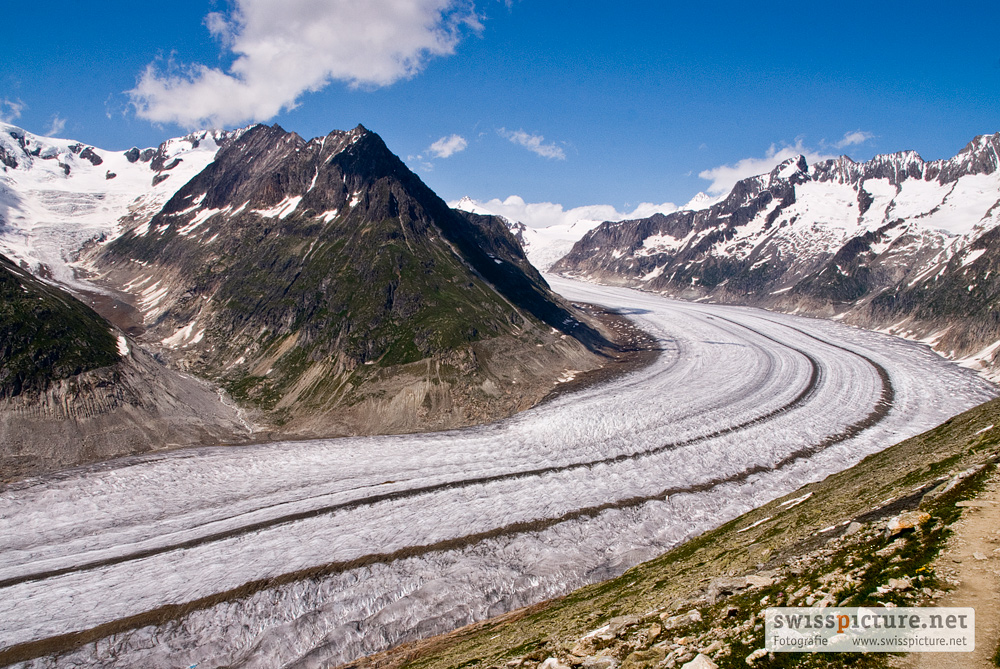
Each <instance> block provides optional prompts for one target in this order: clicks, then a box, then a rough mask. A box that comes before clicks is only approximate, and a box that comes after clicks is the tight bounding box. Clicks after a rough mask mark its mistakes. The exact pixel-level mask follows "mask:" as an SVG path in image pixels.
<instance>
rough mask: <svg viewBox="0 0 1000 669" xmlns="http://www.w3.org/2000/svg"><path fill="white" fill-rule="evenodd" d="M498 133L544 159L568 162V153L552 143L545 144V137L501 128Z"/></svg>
mask: <svg viewBox="0 0 1000 669" xmlns="http://www.w3.org/2000/svg"><path fill="white" fill-rule="evenodd" d="M497 132H498V133H499V134H500V136H501V137H506V138H507V139H509V140H510V141H511V142H513V143H514V144H519V145H520V146H523V147H524V148H526V149H528V151H531V152H532V153H537V154H538V155H540V156H541V157H543V158H555V159H556V160H566V152H565V151H563V150H562V149H561V148H560V147H558V146H556V145H555V144H553V143H551V142H550V143H549V144H545V143H544V142H545V137H543V136H542V135H531V134H528V133H526V132H525V131H524V130H507V129H506V128H500V129H499V130H497Z"/></svg>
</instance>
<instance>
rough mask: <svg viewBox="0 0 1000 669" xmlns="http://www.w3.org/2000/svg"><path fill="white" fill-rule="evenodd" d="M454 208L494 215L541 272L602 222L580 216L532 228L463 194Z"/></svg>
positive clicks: (546, 269)
mask: <svg viewBox="0 0 1000 669" xmlns="http://www.w3.org/2000/svg"><path fill="white" fill-rule="evenodd" d="M454 208H455V209H458V210H460V211H467V212H469V213H473V214H479V215H481V216H496V217H497V218H499V219H500V220H502V221H503V222H504V223H505V224H506V225H507V227H508V228H510V231H511V232H512V233H513V234H514V236H515V237H516V238H517V241H519V242H520V243H521V247H522V248H523V249H524V254H525V255H526V256H528V260H530V261H531V264H532V265H534V266H535V267H537V268H538V269H539V270H540V271H542V272H546V271H548V269H549V267H551V266H552V264H553V263H555V262H556V261H557V260H559V259H560V258H562V257H563V256H564V255H566V254H567V253H569V251H570V249H572V248H573V245H574V244H576V242H577V241H579V240H580V238H581V237H583V236H584V235H585V234H587V233H588V232H590V231H591V230H593V229H594V228H596V227H597V226H598V225H600V224H601V221H597V220H590V219H581V220H579V221H575V222H573V223H560V224H557V225H550V226H548V227H546V228H533V227H531V226H528V225H525V224H524V223H522V222H521V221H513V220H511V219H509V218H507V217H506V216H503V215H502V214H499V213H497V212H495V211H493V210H491V209H489V208H488V207H486V206H484V205H483V204H481V203H479V202H476V201H475V200H473V199H472V198H469V197H463V198H462V199H461V200H459V201H458V203H457V204H455V205H454Z"/></svg>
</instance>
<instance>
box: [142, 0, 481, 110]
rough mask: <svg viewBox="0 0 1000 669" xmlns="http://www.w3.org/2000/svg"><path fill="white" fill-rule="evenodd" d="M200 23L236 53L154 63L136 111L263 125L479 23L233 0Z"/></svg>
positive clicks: (446, 3)
mask: <svg viewBox="0 0 1000 669" xmlns="http://www.w3.org/2000/svg"><path fill="white" fill-rule="evenodd" d="M205 26H206V27H207V28H208V30H209V32H210V33H211V34H212V35H213V36H214V37H216V38H217V39H218V40H219V42H220V44H221V46H222V47H223V48H224V49H227V50H228V51H230V52H231V53H232V54H233V55H235V56H236V59H235V61H234V62H233V63H232V65H231V66H230V67H229V68H228V70H227V71H223V70H221V69H219V68H213V67H208V66H206V65H201V64H194V65H188V66H180V65H177V64H176V63H174V62H173V61H172V60H170V61H166V62H160V63H151V64H150V65H148V66H147V67H146V69H145V71H144V72H143V73H142V74H141V75H140V76H139V79H138V81H137V83H136V86H135V88H134V89H132V90H131V91H128V94H129V96H130V98H131V101H132V105H133V107H134V108H135V111H136V114H137V115H138V116H139V117H140V118H144V119H147V120H149V121H153V122H156V123H176V124H178V125H181V126H185V127H198V126H216V127H218V126H226V125H234V124H238V123H243V122H246V121H264V120H267V119H270V118H272V117H274V116H275V115H277V114H278V113H280V112H281V111H282V110H286V109H292V108H294V107H295V106H296V105H297V104H298V99H299V97H300V96H301V95H302V94H304V93H306V92H310V91H318V90H320V89H322V88H324V87H326V86H327V85H329V84H330V83H331V82H333V81H342V82H346V83H347V84H349V85H350V86H353V87H379V86H388V85H390V84H392V83H394V82H396V81H398V80H400V79H404V78H407V77H412V76H414V75H416V74H417V73H419V72H420V71H421V70H422V69H423V67H424V65H425V64H426V63H427V61H428V60H429V59H431V58H433V57H436V56H447V55H450V54H452V53H454V51H455V46H456V45H457V44H458V42H459V40H460V39H461V37H462V34H463V30H465V29H471V30H473V31H479V30H481V28H482V26H481V24H480V23H479V19H478V18H477V16H476V14H475V13H474V8H473V7H472V5H471V3H470V2H469V0H367V1H366V2H364V3H358V2H356V1H355V0H233V9H232V10H231V11H230V12H228V13H226V14H222V13H218V12H213V13H211V14H208V15H207V16H206V18H205Z"/></svg>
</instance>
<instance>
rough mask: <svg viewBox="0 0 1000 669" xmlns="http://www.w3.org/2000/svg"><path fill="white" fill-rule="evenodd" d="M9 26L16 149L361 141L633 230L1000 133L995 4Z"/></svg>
mask: <svg viewBox="0 0 1000 669" xmlns="http://www.w3.org/2000/svg"><path fill="white" fill-rule="evenodd" d="M696 5H697V6H696ZM4 14H5V16H4V18H5V23H6V26H7V30H6V31H5V37H4V40H3V41H2V42H0V62H2V63H3V67H2V68H0V118H3V119H4V120H7V121H9V122H12V123H15V124H17V125H20V126H22V127H24V128H26V129H27V130H29V131H32V132H36V133H39V134H46V133H49V132H51V131H57V132H56V134H57V135H59V136H63V137H72V138H75V139H79V140H81V141H84V142H87V143H90V144H94V145H96V146H99V147H102V148H108V149H125V148H128V147H130V146H132V145H139V146H149V145H155V144H157V143H159V142H160V141H162V140H163V139H165V138H168V137H172V136H176V135H179V134H183V133H184V132H185V131H186V130H187V129H188V128H189V127H193V126H200V125H206V124H207V125H222V126H225V127H235V126H239V125H245V124H246V123H248V122H250V121H264V122H268V123H279V124H280V125H281V126H282V127H284V128H286V129H288V130H293V131H295V132H298V133H299V134H300V135H303V136H306V137H312V136H316V135H322V134H326V133H327V132H329V131H330V130H332V129H347V128H351V127H353V126H354V125H356V124H358V123H363V124H364V125H365V126H367V127H368V128H370V129H372V130H374V131H376V132H378V133H379V134H380V135H382V137H383V138H384V139H385V140H386V143H387V144H388V145H389V147H390V149H392V150H393V151H395V152H396V153H397V154H399V155H400V156H401V157H402V158H403V159H404V160H405V161H406V162H407V164H408V165H409V166H410V167H411V168H413V169H414V170H415V171H416V172H417V173H418V174H420V176H421V177H422V178H423V179H424V180H425V181H426V182H427V183H428V184H429V185H430V186H431V187H432V188H434V189H435V190H436V191H437V192H438V193H439V194H440V195H441V196H442V197H444V198H445V199H447V200H454V199H457V198H459V197H461V196H463V195H469V196H472V197H473V198H475V199H477V200H481V201H485V200H489V199H491V198H500V199H504V198H507V197H508V196H512V195H513V196H518V197H520V198H523V199H524V200H525V201H527V202H554V203H559V204H561V205H563V206H565V207H566V208H570V207H579V206H582V205H592V204H607V205H611V206H613V207H614V208H616V209H617V210H618V211H621V212H629V211H631V210H632V209H634V208H635V207H636V206H637V205H638V204H639V203H641V202H649V203H665V202H675V203H677V204H683V203H684V202H686V201H687V200H688V199H690V197H692V196H693V195H694V194H695V193H697V192H698V191H703V190H709V189H712V188H714V189H715V190H717V191H718V190H721V189H724V188H725V187H726V185H727V184H728V183H729V182H731V181H732V180H733V179H734V178H737V177H738V176H740V175H744V174H746V173H752V172H754V171H755V170H756V171H763V170H765V168H766V167H767V166H768V164H770V163H771V162H774V161H775V160H777V159H780V157H782V156H783V155H785V154H787V153H789V152H803V153H806V154H807V155H808V156H809V157H811V158H819V157H822V156H829V155H837V154H840V153H846V154H848V155H850V156H851V157H853V158H855V159H867V158H869V157H871V156H872V155H874V154H876V153H886V152H892V151H897V150H904V149H913V150H916V151H918V152H919V153H920V154H921V155H922V156H923V157H924V158H925V159H936V158H945V157H950V156H951V155H954V154H955V153H956V152H957V151H958V150H960V149H961V148H962V147H963V146H964V145H965V143H966V142H968V141H969V140H970V139H972V137H973V136H975V135H977V134H980V133H992V132H996V131H998V130H1000V43H998V42H997V41H996V40H995V39H994V37H993V33H994V28H995V26H997V25H1000V3H997V2H995V1H993V2H967V3H955V4H942V3H938V2H935V3H929V2H895V1H885V2H870V1H869V2H864V3H861V2H838V3H801V2H796V3H783V2H775V3H759V4H756V3H746V2H716V3H712V4H709V5H705V4H702V3H672V2H636V3H609V2H588V1H585V0H573V1H569V0H512V1H510V2H501V1H498V0H478V1H477V2H476V3H475V4H474V5H473V4H471V3H470V2H468V1H467V0H367V1H366V2H358V1H357V0H280V1H279V0H231V1H229V2H224V1H222V0H215V1H207V2H206V1H202V2H195V1H192V0H174V1H172V2H168V3H145V2H143V3H136V2H131V1H130V2H123V1H120V0H108V1H105V2H81V1H80V0H72V1H70V0H52V1H50V2H45V3H25V2H18V3H14V6H8V7H6V8H5V12H4ZM199 68H200V69H199ZM432 147H435V148H432Z"/></svg>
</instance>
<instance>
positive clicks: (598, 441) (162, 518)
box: [0, 277, 998, 669]
mask: <svg viewBox="0 0 1000 669" xmlns="http://www.w3.org/2000/svg"><path fill="white" fill-rule="evenodd" d="M547 278H548V280H549V281H550V283H551V285H552V286H553V288H555V289H556V290H557V291H558V292H560V293H561V294H562V295H564V296H565V297H567V298H569V299H571V300H575V301H583V302H590V303H595V304H600V305H604V306H608V307H611V308H615V309H619V310H621V311H622V312H623V313H624V314H626V315H628V316H629V318H631V319H633V320H634V321H635V322H636V323H637V324H638V325H639V326H640V327H641V328H642V329H644V330H645V331H647V332H648V333H650V334H651V335H652V336H653V337H655V338H656V340H657V341H658V344H659V346H660V348H661V349H662V352H661V354H660V356H659V358H658V359H657V360H656V361H655V362H654V363H653V364H652V365H650V366H649V367H647V368H645V369H642V370H640V371H638V372H634V373H632V374H630V375H627V376H624V377H620V378H618V379H615V380H612V381H609V382H606V383H604V384H601V385H597V386H592V387H589V388H586V389H584V390H581V391H579V392H576V393H572V394H563V395H560V396H558V397H556V398H555V399H552V400H550V401H548V402H546V403H543V404H542V405H540V406H537V407H535V408H534V409H531V410H529V411H525V412H523V413H520V414H518V415H516V416H514V417H512V418H510V419H507V420H504V421H500V422H497V423H493V424H489V425H484V426H479V427H474V428H466V429H462V430H454V431H449V432H440V433H428V434H417V435H403V436H385V437H364V438H344V439H330V440H315V441H305V442H282V443H269V444H258V445H253V446H244V447H232V448H225V447H219V448H202V449H196V450H178V451H173V452H166V453H160V454H155V455H145V456H137V457H133V458H127V459H123V460H118V461H113V462H110V463H105V464H103V465H96V466H92V467H88V468H81V469H77V470H73V471H70V472H64V473H62V474H60V475H56V476H48V477H44V478H37V479H29V480H25V481H22V482H19V483H17V484H14V485H11V486H9V487H7V488H6V489H4V490H3V491H0V556H2V559H0V621H2V622H0V664H7V663H12V664H14V665H15V666H22V667H64V666H65V667H70V666H72V667H78V666H102V667H133V666H144V667H179V666H183V667H188V666H193V665H197V666H198V667H199V669H205V668H208V667H221V666H232V667H274V666H295V667H312V666H329V665H335V664H338V663H342V662H347V661H350V660H351V659H354V658H356V657H359V656H362V655H366V654H370V653H373V652H377V651H379V650H383V649H385V648H387V647H390V646H392V645H395V644H398V643H402V642H405V641H408V640H413V639H416V638H420V637H426V636H429V635H432V634H435V633H440V632H444V631H447V630H450V629H454V628H456V627H459V626H461V625H464V624H467V623H470V622H473V621H477V620H482V619H484V618H486V617H489V616H493V615H497V614H500V613H502V612H505V611H509V610H511V609H514V608H517V607H520V606H524V605H527V604H531V603H534V602H538V601H541V600H543V599H547V598H550V597H553V596H557V595H560V594H563V593H566V592H568V591H570V590H572V589H574V588H577V587H579V586H581V585H583V584H586V583H590V582H594V581H597V580H601V579H605V578H609V577H611V576H614V575H617V574H620V573H622V572H623V571H624V570H626V569H627V568H629V567H630V566H633V565H635V564H637V563H639V562H641V561H644V560H647V559H650V558H652V557H654V556H655V555H658V554H659V553H662V552H663V551H664V550H666V549H668V548H670V547H672V546H674V545H677V544H678V543H679V542H682V541H684V540H685V539H687V538H689V537H691V536H693V535H696V534H698V533H700V532H703V531H705V530H706V529H709V528H712V527H715V526H717V525H719V524H721V523H723V522H725V521H727V520H729V519H731V518H734V517H736V516H737V515H739V514H741V513H744V512H745V511H747V510H749V509H751V508H753V507H756V506H759V505H760V504H762V503H764V502H766V501H768V500H771V499H774V498H775V497H778V496H780V495H783V494H786V493H788V492H790V491H792V490H794V489H796V488H797V487H799V486H801V485H803V484H804V483H806V482H809V481H815V480H818V479H821V478H823V477H825V476H827V475H829V474H831V473H833V472H836V471H840V470H842V469H845V468H847V467H849V466H851V465H853V464H854V463H856V462H858V461H859V460H860V459H862V458H864V457H865V456H866V455H868V454H871V453H873V452H876V451H878V450H880V449H882V448H885V447H887V446H889V445H891V444H893V443H896V442H898V441H900V440H902V439H904V438H906V437H909V436H912V435H915V434H918V433H920V432H922V431H924V430H927V429H929V428H931V427H933V426H935V425H937V424H939V423H941V422H942V421H944V420H946V419H947V418H949V417H950V416H952V415H954V414H956V413H958V412H961V411H963V410H965V409H967V408H970V407H972V406H974V405H976V404H978V403H981V402H984V401H986V400H988V399H991V398H993V397H995V396H996V395H997V394H998V393H997V390H996V389H995V387H994V386H992V385H991V384H989V383H988V382H986V381H985V380H983V379H982V378H980V377H979V376H977V375H976V374H974V373H972V372H971V371H969V370H967V369H963V368H960V367H958V366H957V365H955V364H953V363H951V362H948V361H946V360H944V359H942V358H941V357H939V356H938V355H936V354H934V353H933V352H932V351H931V350H930V349H929V348H927V347H925V346H922V345H919V344H915V343H913V342H908V341H904V340H901V339H898V338H894V337H890V336H887V335H883V334H879V333H874V332H870V331H866V330H861V329H856V328H852V327H848V326H846V325H843V324H839V323H836V322H831V321H825V320H815V319H806V318H799V317H795V316H789V315H783V314H777V313H770V312H765V311H761V310H758V309H752V308H744V307H732V306H721V305H708V304H697V303H688V302H679V301H674V300H670V299H667V298H664V297H660V296H656V295H652V294H647V293H641V292H637V291H633V290H629V289H624V288H611V287H603V286H596V285H589V284H584V283H580V282H574V281H571V280H568V279H561V278H558V277H547Z"/></svg>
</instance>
